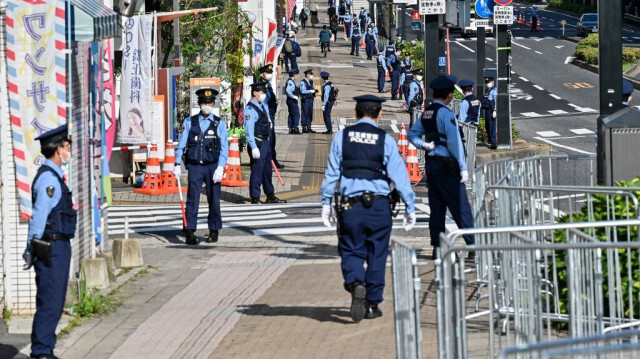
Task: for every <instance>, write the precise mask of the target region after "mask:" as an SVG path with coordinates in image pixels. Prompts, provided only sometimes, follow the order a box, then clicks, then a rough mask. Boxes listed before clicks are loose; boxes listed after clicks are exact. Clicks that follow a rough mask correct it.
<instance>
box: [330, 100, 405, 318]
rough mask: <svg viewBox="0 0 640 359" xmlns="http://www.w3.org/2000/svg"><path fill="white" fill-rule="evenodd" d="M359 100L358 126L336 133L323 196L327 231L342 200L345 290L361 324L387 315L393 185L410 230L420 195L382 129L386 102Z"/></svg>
mask: <svg viewBox="0 0 640 359" xmlns="http://www.w3.org/2000/svg"><path fill="white" fill-rule="evenodd" d="M354 100H356V118H357V119H358V122H357V123H356V124H355V125H353V126H349V127H347V128H345V129H344V130H342V131H340V132H338V133H337V134H336V137H335V138H334V140H333V143H332V144H331V149H330V152H329V159H328V162H327V170H326V172H325V177H324V181H323V182H322V188H321V190H320V194H321V195H322V222H323V223H324V224H325V225H326V226H331V222H330V217H331V212H332V209H331V205H330V203H331V197H333V196H334V191H338V192H339V195H340V199H339V200H338V201H339V209H340V213H339V214H338V227H339V233H338V234H339V235H338V253H340V257H341V260H342V261H341V268H342V275H343V278H344V283H343V284H344V288H345V289H346V290H347V291H348V292H350V293H351V309H350V314H351V318H352V319H353V320H354V321H356V322H358V321H360V320H362V319H363V318H367V319H373V318H377V317H380V316H382V311H380V309H379V308H378V304H379V303H380V302H382V294H383V290H384V284H385V282H384V278H385V268H386V262H387V255H388V253H389V238H390V236H391V227H392V219H391V210H390V208H389V199H388V195H389V194H390V192H391V189H390V183H391V182H393V184H394V186H395V188H396V189H397V191H398V193H399V194H400V197H401V198H402V199H403V201H404V202H405V204H406V213H405V215H404V229H405V230H407V231H409V230H410V229H411V228H413V226H414V225H415V223H416V215H415V193H414V192H413V190H412V189H411V183H410V182H409V176H408V174H407V171H406V167H405V164H404V161H403V160H402V157H400V154H399V152H398V146H397V145H396V142H395V140H394V139H393V138H392V137H391V136H389V135H388V134H387V133H385V131H384V130H382V129H380V128H378V126H377V123H378V121H379V120H380V118H381V116H382V102H384V101H385V100H384V99H382V98H380V97H377V96H373V95H364V96H358V97H354ZM336 187H337V188H336ZM365 262H366V264H367V268H366V270H365V268H364V264H365Z"/></svg>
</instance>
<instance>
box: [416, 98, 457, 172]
mask: <svg viewBox="0 0 640 359" xmlns="http://www.w3.org/2000/svg"><path fill="white" fill-rule="evenodd" d="M433 102H434V103H439V104H442V105H444V106H445V107H444V108H441V109H440V110H439V111H438V115H437V116H436V122H437V124H438V132H440V133H444V134H445V135H447V145H446V146H443V145H436V148H435V149H433V150H431V151H429V156H441V157H454V158H455V159H456V160H457V161H458V164H459V165H460V171H464V170H466V169H467V163H466V162H465V159H464V147H463V144H462V139H461V138H460V131H459V130H458V122H457V120H456V115H455V114H454V113H453V111H451V110H449V108H448V107H446V106H447V105H446V104H445V103H444V102H442V101H439V100H434V101H433ZM424 133H425V132H424V127H423V126H422V121H416V123H414V124H413V127H411V128H410V129H409V133H408V135H407V138H408V139H409V142H411V143H412V144H413V145H414V146H416V147H417V148H422V144H423V143H424V141H423V140H422V136H424Z"/></svg>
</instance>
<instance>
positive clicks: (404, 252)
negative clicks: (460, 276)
mask: <svg viewBox="0 0 640 359" xmlns="http://www.w3.org/2000/svg"><path fill="white" fill-rule="evenodd" d="M391 266H392V276H393V277H392V278H393V299H394V300H393V307H394V311H395V318H396V319H395V326H396V352H397V357H398V358H403V359H414V358H415V359H420V358H422V346H421V344H422V330H421V327H420V275H419V272H418V259H417V255H416V249H415V247H413V246H410V245H408V244H406V243H404V242H402V241H401V240H399V239H396V238H392V239H391Z"/></svg>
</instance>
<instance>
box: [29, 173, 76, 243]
mask: <svg viewBox="0 0 640 359" xmlns="http://www.w3.org/2000/svg"><path fill="white" fill-rule="evenodd" d="M45 172H51V173H52V174H53V176H54V177H55V178H56V179H57V180H58V183H60V189H61V190H62V193H61V197H60V201H59V202H58V203H57V204H56V205H55V206H54V207H53V208H52V209H51V212H49V216H47V224H46V225H45V227H44V235H52V234H61V235H64V236H67V237H69V238H73V237H74V236H75V232H76V223H77V221H78V212H77V211H76V210H75V209H73V199H72V196H71V191H70V190H69V187H67V185H66V184H65V183H64V181H63V180H62V178H61V177H60V176H59V175H58V174H57V173H56V171H55V170H54V169H53V168H51V167H49V166H47V165H42V166H41V167H40V168H39V169H38V173H37V174H36V176H35V178H34V179H33V183H34V184H35V183H36V181H38V178H39V177H40V175H42V174H43V173H45ZM31 202H32V203H36V195H35V193H32V194H31Z"/></svg>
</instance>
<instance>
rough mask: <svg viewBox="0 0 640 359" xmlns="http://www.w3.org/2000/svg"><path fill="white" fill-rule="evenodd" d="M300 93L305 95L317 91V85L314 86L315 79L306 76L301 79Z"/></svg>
mask: <svg viewBox="0 0 640 359" xmlns="http://www.w3.org/2000/svg"><path fill="white" fill-rule="evenodd" d="M300 93H301V94H303V95H308V94H311V93H315V87H313V81H311V80H309V79H308V78H306V77H305V78H304V80H302V81H300Z"/></svg>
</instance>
